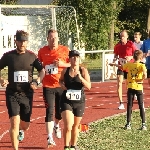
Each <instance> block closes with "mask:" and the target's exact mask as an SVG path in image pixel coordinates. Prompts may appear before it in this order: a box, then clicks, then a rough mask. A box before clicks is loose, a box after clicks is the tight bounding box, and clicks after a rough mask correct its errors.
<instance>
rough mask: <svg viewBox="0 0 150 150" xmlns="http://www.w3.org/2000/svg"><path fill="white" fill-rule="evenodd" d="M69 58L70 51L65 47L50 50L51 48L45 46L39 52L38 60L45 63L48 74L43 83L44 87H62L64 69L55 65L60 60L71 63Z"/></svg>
mask: <svg viewBox="0 0 150 150" xmlns="http://www.w3.org/2000/svg"><path fill="white" fill-rule="evenodd" d="M68 56H69V49H68V47H66V46H63V45H59V46H58V48H57V49H56V50H50V49H49V46H44V47H43V48H41V49H40V50H39V51H38V58H39V60H40V61H41V62H42V63H43V66H44V68H45V72H46V73H45V77H44V79H43V82H42V83H43V87H49V88H56V87H60V85H59V78H60V75H61V71H62V70H63V67H56V66H54V65H53V63H54V61H55V60H58V59H59V60H61V61H63V62H65V63H67V62H69V58H68Z"/></svg>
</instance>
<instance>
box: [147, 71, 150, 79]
mask: <svg viewBox="0 0 150 150" xmlns="http://www.w3.org/2000/svg"><path fill="white" fill-rule="evenodd" d="M147 78H150V69H147Z"/></svg>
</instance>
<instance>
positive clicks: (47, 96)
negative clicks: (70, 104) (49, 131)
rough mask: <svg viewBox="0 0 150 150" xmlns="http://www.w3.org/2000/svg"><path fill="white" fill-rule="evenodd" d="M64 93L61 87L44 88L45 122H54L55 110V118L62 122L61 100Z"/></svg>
mask: <svg viewBox="0 0 150 150" xmlns="http://www.w3.org/2000/svg"><path fill="white" fill-rule="evenodd" d="M62 92H63V90H62V88H61V87H56V88H48V87H43V99H44V102H45V108H46V117H45V122H50V121H53V114H54V108H55V118H56V119H58V120H61V112H60V99H61V95H62Z"/></svg>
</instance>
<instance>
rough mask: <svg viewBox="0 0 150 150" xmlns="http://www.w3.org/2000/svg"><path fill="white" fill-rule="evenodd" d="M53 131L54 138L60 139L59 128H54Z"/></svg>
mask: <svg viewBox="0 0 150 150" xmlns="http://www.w3.org/2000/svg"><path fill="white" fill-rule="evenodd" d="M54 131H55V136H56V138H58V139H61V128H59V127H55V126H54Z"/></svg>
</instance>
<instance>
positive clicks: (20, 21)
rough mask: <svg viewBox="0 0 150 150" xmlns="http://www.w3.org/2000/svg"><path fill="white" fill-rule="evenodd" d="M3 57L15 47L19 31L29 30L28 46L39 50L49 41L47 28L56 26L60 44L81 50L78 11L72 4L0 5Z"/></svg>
mask: <svg viewBox="0 0 150 150" xmlns="http://www.w3.org/2000/svg"><path fill="white" fill-rule="evenodd" d="M0 12H1V13H0V22H1V30H0V49H1V51H0V57H1V56H2V54H3V53H5V52H7V51H9V50H12V49H14V48H15V43H14V35H15V33H16V30H25V31H27V32H28V33H29V44H28V49H30V50H32V51H34V52H35V53H37V51H38V50H39V48H40V47H42V46H44V45H46V44H47V31H48V30H49V29H56V30H58V33H59V42H60V44H63V45H66V46H69V47H70V49H72V48H73V47H74V46H75V47H77V48H78V49H80V42H79V30H78V26H77V19H76V11H75V9H74V8H73V7H71V6H61V7H60V6H54V5H0Z"/></svg>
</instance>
